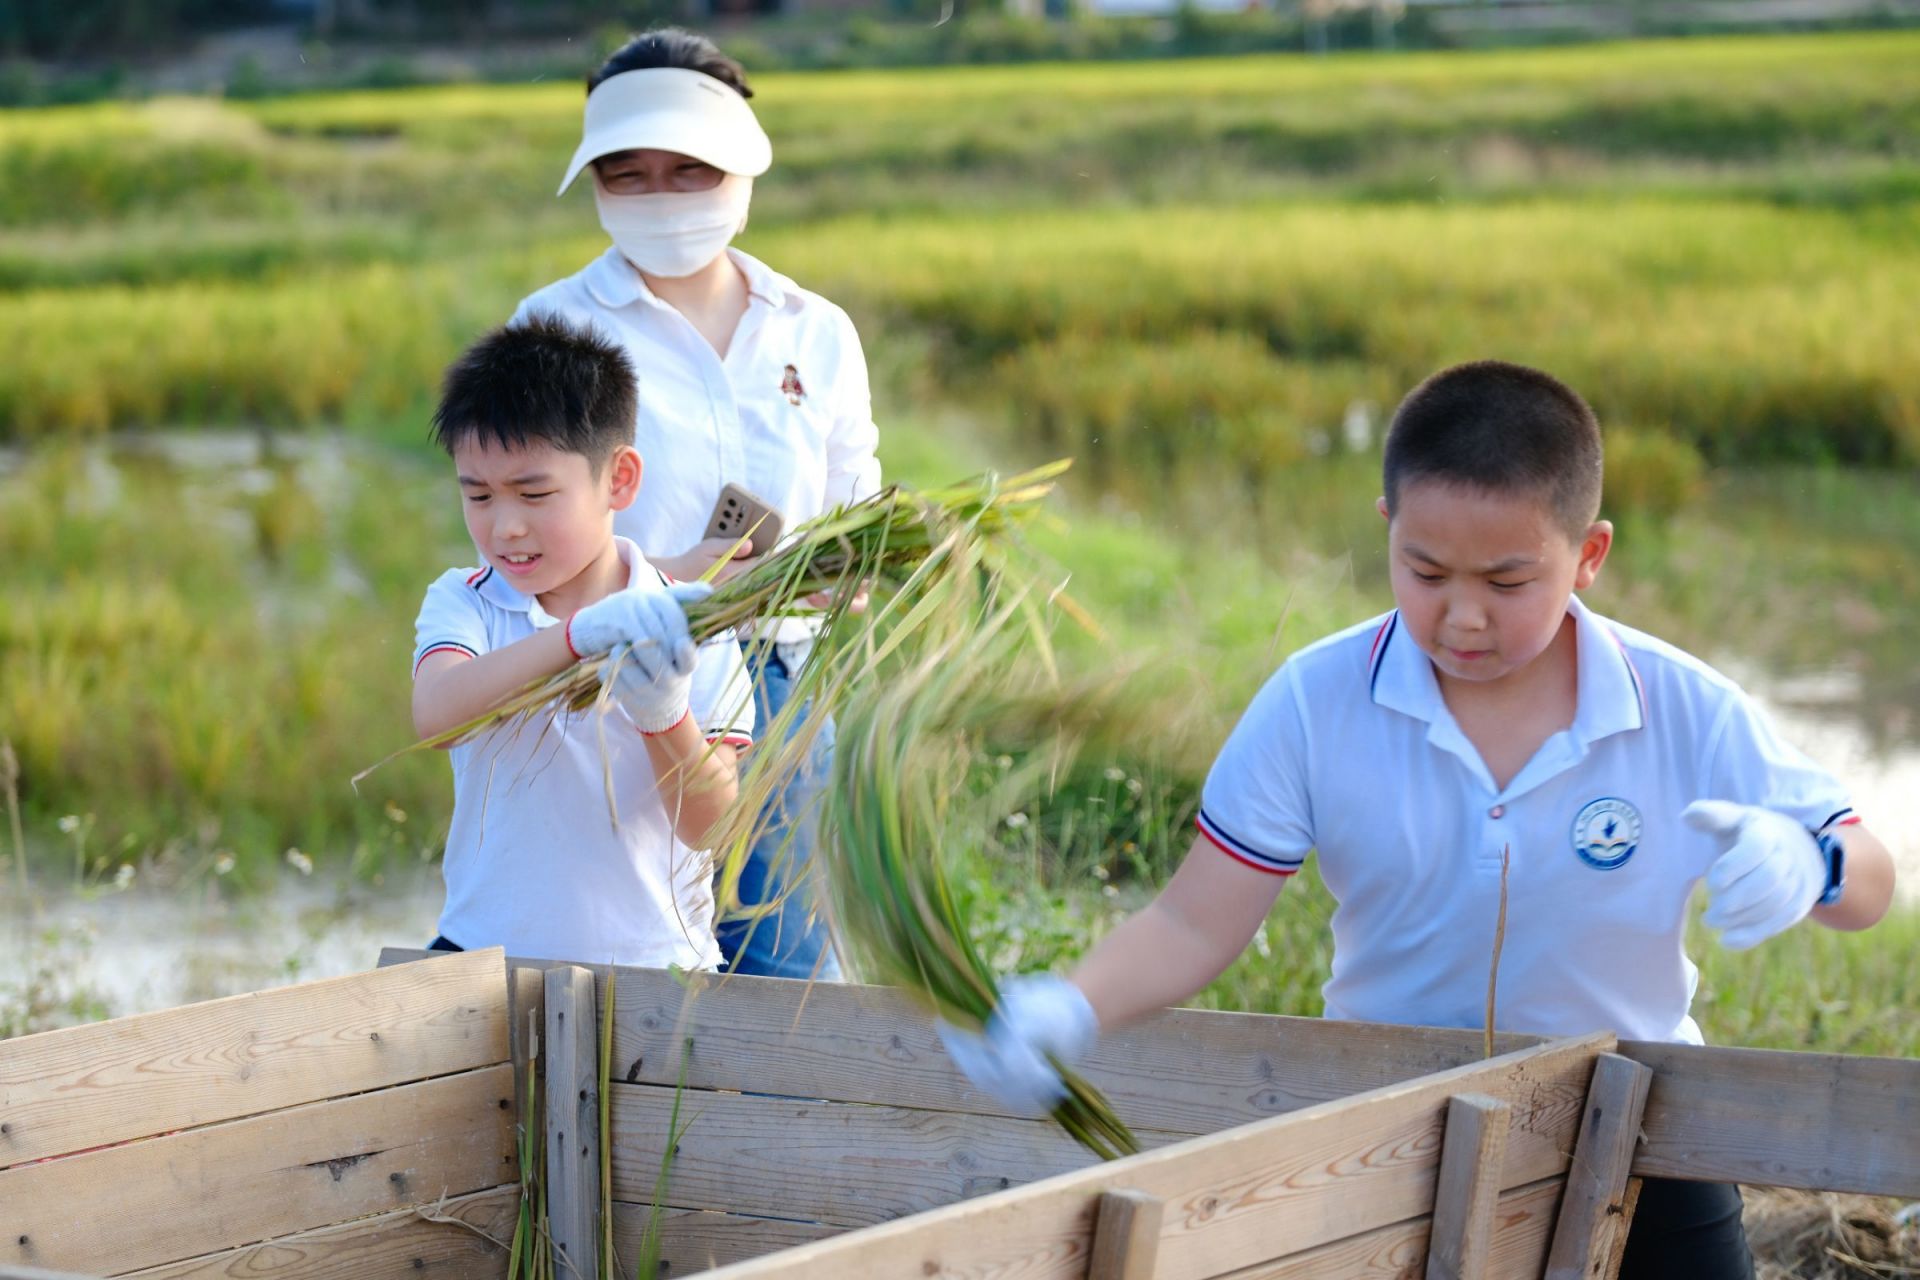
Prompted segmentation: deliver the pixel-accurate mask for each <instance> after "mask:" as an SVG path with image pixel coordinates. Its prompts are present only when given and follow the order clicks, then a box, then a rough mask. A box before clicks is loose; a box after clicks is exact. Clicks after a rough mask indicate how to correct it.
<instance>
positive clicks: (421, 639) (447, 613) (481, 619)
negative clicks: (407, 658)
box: [413, 569, 489, 673]
mask: <svg viewBox="0 0 1920 1280" xmlns="http://www.w3.org/2000/svg"><path fill="white" fill-rule="evenodd" d="M471 573H472V571H471V570H467V569H449V570H447V571H446V572H445V573H443V574H441V575H440V577H439V578H438V579H437V580H436V581H435V582H434V584H433V585H432V586H430V587H428V588H427V596H426V599H424V600H422V601H421V602H420V616H419V617H418V618H417V619H415V620H414V624H413V670H414V671H415V672H416V673H418V672H419V670H420V664H421V663H422V662H424V661H426V658H427V655H428V654H433V653H464V654H466V655H467V656H468V657H469V658H477V657H479V656H480V655H481V654H483V653H485V652H486V651H487V649H488V647H489V646H488V643H487V619H486V613H485V604H484V602H483V601H482V600H481V599H480V593H479V592H477V591H475V590H474V589H473V587H472V586H470V585H469V583H468V579H469V576H470V574H471Z"/></svg>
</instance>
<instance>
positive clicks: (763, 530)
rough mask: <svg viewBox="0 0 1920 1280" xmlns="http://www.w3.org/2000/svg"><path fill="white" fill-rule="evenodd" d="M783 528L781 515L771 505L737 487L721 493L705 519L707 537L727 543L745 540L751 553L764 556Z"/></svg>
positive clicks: (730, 486)
mask: <svg viewBox="0 0 1920 1280" xmlns="http://www.w3.org/2000/svg"><path fill="white" fill-rule="evenodd" d="M782 527H783V522H782V520H781V518H780V513H779V511H777V510H775V509H774V507H773V505H772V504H771V503H769V502H767V501H766V500H765V499H764V498H760V497H757V496H755V495H754V494H752V493H750V492H748V491H747V490H746V489H743V488H741V487H740V486H739V485H737V484H728V485H726V486H725V487H723V488H722V489H721V490H720V496H719V498H717V499H716V500H715V501H714V504H713V514H711V515H709V516H708V517H707V533H706V536H707V537H709V538H725V539H726V540H727V541H728V542H738V541H740V540H741V539H742V538H746V539H748V542H747V545H748V546H749V547H750V548H751V549H752V551H753V554H754V555H756V556H763V555H765V554H766V553H767V552H769V551H771V550H773V547H774V544H775V543H777V542H778V541H780V531H781V529H782Z"/></svg>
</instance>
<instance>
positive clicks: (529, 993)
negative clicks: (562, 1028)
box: [383, 953, 547, 1118]
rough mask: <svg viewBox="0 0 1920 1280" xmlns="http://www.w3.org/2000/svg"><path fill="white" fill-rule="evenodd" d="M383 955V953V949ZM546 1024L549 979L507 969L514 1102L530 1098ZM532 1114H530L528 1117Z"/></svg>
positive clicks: (522, 1103) (533, 971) (518, 1103)
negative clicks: (531, 1066) (532, 1068)
mask: <svg viewBox="0 0 1920 1280" xmlns="http://www.w3.org/2000/svg"><path fill="white" fill-rule="evenodd" d="M383 956H384V953H383ZM546 1025H547V983H546V979H545V977H544V975H543V974H542V972H541V971H540V970H538V969H529V968H524V967H510V968H509V969H508V970H507V1028H508V1039H509V1041H510V1043H511V1046H512V1054H513V1105H514V1108H515V1111H516V1113H517V1112H518V1111H519V1110H521V1109H523V1108H524V1107H525V1106H526V1102H527V1064H528V1063H529V1062H530V1061H531V1060H532V1057H533V1055H534V1052H535V1050H536V1049H537V1047H538V1045H539V1041H540V1038H541V1036H542V1035H543V1034H544V1032H545V1030H546ZM528 1118H530V1117H528Z"/></svg>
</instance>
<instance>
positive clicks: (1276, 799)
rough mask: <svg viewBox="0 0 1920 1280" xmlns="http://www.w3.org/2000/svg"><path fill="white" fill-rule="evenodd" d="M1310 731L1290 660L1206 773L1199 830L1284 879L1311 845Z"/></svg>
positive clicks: (1228, 852)
mask: <svg viewBox="0 0 1920 1280" xmlns="http://www.w3.org/2000/svg"><path fill="white" fill-rule="evenodd" d="M1306 770H1307V733H1306V722H1305V717H1304V715H1303V714H1302V710H1301V705H1300V691H1299V685H1298V682H1297V679H1296V676H1295V674H1294V671H1293V668H1292V666H1291V665H1288V666H1284V667H1282V668H1280V670H1279V671H1277V672H1275V673H1274V674H1273V676H1272V678H1270V679H1269V680H1268V681H1267V683H1266V684H1265V686H1263V687H1262V688H1261V690H1260V692H1259V693H1258V694H1256V695H1255V696H1254V699H1253V703H1252V705H1250V706H1249V707H1248V708H1247V711H1246V714H1245V715H1243V716H1241V717H1240V723H1239V724H1237V725H1235V726H1234V730H1233V733H1232V734H1231V735H1229V736H1228V738H1227V744H1226V746H1224V747H1222V748H1221V749H1220V755H1219V757H1218V758H1217V759H1215V760H1214V762H1213V768H1212V769H1210V770H1209V771H1208V772H1207V781H1206V785H1205V787H1203V788H1202V789H1201V793H1200V815H1199V817H1198V818H1197V819H1196V822H1197V824H1198V826H1199V828H1200V834H1201V835H1203V836H1205V837H1206V838H1207V839H1208V840H1210V841H1212V842H1213V843H1214V844H1215V845H1217V846H1218V847H1219V848H1220V851H1221V852H1223V853H1225V854H1226V855H1227V856H1229V857H1231V858H1234V859H1236V860H1238V861H1240V862H1244V863H1246V864H1247V865H1248V866H1250V867H1254V868H1256V869H1258V870H1261V871H1267V872H1271V873H1273V874H1274V875H1282V876H1288V875H1292V874H1293V873H1294V872H1296V871H1298V870H1299V869H1300V867H1301V864H1302V863H1304V862H1305V861H1306V857H1307V854H1308V852H1309V851H1310V850H1311V849H1312V848H1313V839H1314V837H1313V812H1312V806H1311V804H1310V803H1309V800H1308V789H1307V772H1306Z"/></svg>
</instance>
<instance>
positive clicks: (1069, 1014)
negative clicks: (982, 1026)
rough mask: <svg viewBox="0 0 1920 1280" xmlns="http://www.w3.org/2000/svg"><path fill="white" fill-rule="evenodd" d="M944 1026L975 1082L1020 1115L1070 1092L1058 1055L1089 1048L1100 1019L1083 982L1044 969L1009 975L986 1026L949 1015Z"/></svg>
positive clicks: (944, 1036)
mask: <svg viewBox="0 0 1920 1280" xmlns="http://www.w3.org/2000/svg"><path fill="white" fill-rule="evenodd" d="M939 1031H940V1039H941V1041H942V1043H944V1044H945V1045H946V1046H947V1052H948V1053H949V1054H951V1055H952V1056H953V1061H954V1063H955V1064H956V1065H957V1066H958V1067H959V1068H960V1070H961V1071H962V1072H964V1073H965V1074H966V1077H967V1079H969V1080H971V1081H972V1082H973V1085H974V1087H975V1088H977V1089H979V1090H980V1091H981V1092H982V1093H985V1094H988V1095H990V1096H992V1097H993V1098H995V1099H997V1100H999V1102H1000V1103H1001V1104H1002V1105H1004V1106H1006V1107H1008V1108H1009V1109H1011V1110H1013V1111H1016V1112H1019V1113H1020V1114H1022V1115H1031V1116H1043V1115H1046V1114H1047V1113H1048V1112H1049V1111H1052V1110H1053V1109H1054V1107H1055V1106H1057V1105H1058V1104H1059V1102H1060V1100H1061V1099H1062V1098H1065V1097H1066V1096H1067V1087H1066V1085H1065V1084H1064V1083H1062V1081H1061V1079H1060V1072H1059V1070H1058V1069H1057V1068H1056V1067H1055V1066H1054V1062H1058V1063H1059V1064H1060V1065H1061V1066H1071V1065H1073V1063H1074V1062H1075V1061H1077V1060H1078V1059H1079V1058H1080V1057H1081V1056H1082V1055H1083V1054H1085V1053H1086V1052H1087V1050H1089V1049H1091V1048H1092V1047H1093V1042H1094V1040H1095V1039H1096V1038H1097V1037H1098V1036H1099V1034H1100V1020H1099V1019H1098V1018H1097V1017H1095V1016H1094V1012H1093V1006H1092V1005H1090V1004H1088V1003H1087V998H1086V996H1084V995H1082V994H1081V992H1080V988H1078V987H1076V986H1074V985H1073V984H1072V983H1071V982H1068V981H1067V980H1066V979H1065V978H1060V977H1055V976H1054V975H1053V974H1050V973H1043V974H1029V975H1028V976H1026V977H1023V978H1015V979H1014V980H1013V981H1011V982H1009V983H1008V984H1007V986H1006V989H1005V990H1004V991H1003V992H1002V993H1001V996H1000V1007H999V1008H998V1009H996V1010H994V1013H993V1016H992V1017H991V1018H989V1019H988V1020H987V1027H986V1030H985V1031H984V1032H972V1031H962V1030H960V1029H959V1028H958V1027H954V1026H951V1025H949V1024H947V1023H945V1022H942V1023H940V1024H939ZM1049 1058H1051V1059H1052V1060H1053V1061H1049V1060H1048V1059H1049Z"/></svg>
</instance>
